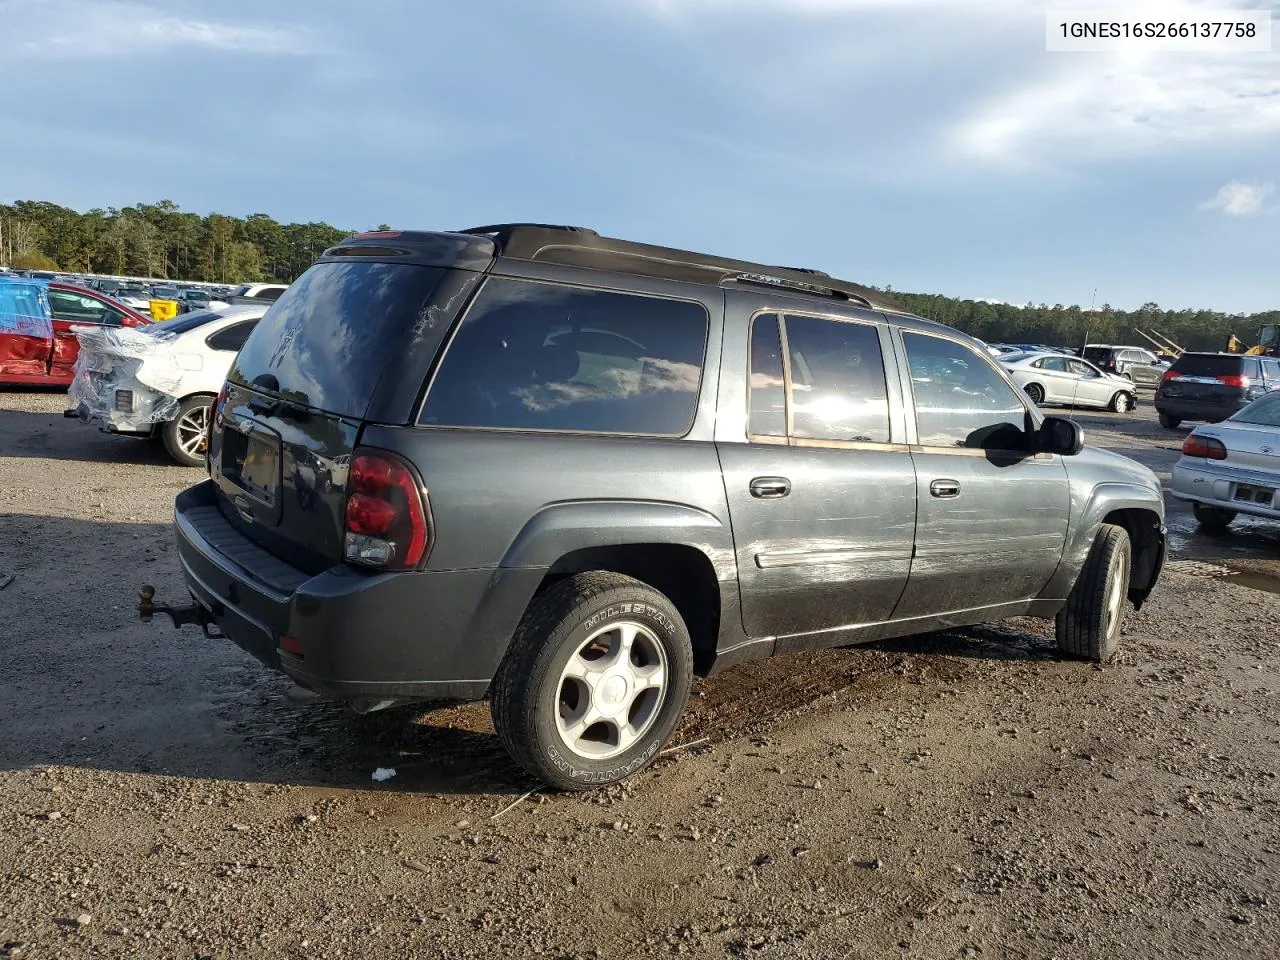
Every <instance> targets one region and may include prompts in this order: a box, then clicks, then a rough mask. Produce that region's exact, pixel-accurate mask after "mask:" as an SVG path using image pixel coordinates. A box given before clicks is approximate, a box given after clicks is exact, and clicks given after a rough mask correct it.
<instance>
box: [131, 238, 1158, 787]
mask: <svg viewBox="0 0 1280 960" xmlns="http://www.w3.org/2000/svg"><path fill="white" fill-rule="evenodd" d="M209 465H210V474H211V476H210V479H209V480H207V481H205V482H203V483H201V484H198V485H196V486H195V487H192V488H191V489H189V490H187V491H186V492H184V493H183V494H182V495H181V496H180V497H179V498H178V500H177V503H176V512H175V517H176V525H177V531H178V541H179V548H180V551H179V552H180V557H181V563H182V567H183V571H184V574H185V577H186V581H187V584H188V587H189V589H190V591H191V593H192V595H193V597H194V599H195V605H194V606H192V607H185V608H179V609H176V610H170V611H169V612H171V613H172V614H173V615H174V616H175V619H176V620H180V621H184V622H200V623H203V624H204V625H205V627H206V629H207V630H209V631H210V632H212V631H214V630H215V629H216V630H221V631H222V632H225V634H227V635H228V636H229V637H230V638H231V639H232V640H234V641H235V642H236V643H237V644H239V645H240V646H241V647H243V648H244V649H246V650H248V651H249V652H251V653H252V654H253V655H254V656H256V657H257V658H258V659H260V660H261V661H263V662H264V663H266V664H268V665H269V666H271V667H273V668H276V669H278V670H281V671H283V672H284V673H286V674H288V675H289V676H290V677H292V678H293V679H294V680H295V681H296V682H298V683H299V684H301V685H302V686H304V687H307V688H309V689H312V690H315V691H318V692H321V693H324V694H327V695H331V696H335V697H340V698H344V699H346V700H349V701H351V702H353V704H355V705H357V706H358V707H359V708H360V709H371V708H376V707H380V706H385V705H388V704H392V703H396V702H401V701H413V700H441V699H474V698H480V697H483V696H485V695H486V694H488V695H490V696H491V697H492V701H493V704H492V705H493V711H494V717H495V725H496V727H497V729H498V732H499V735H500V737H501V738H502V740H503V743H504V744H505V745H506V747H507V748H508V750H509V751H510V752H511V753H512V754H513V756H515V757H516V758H517V759H518V760H519V761H520V762H521V763H522V764H524V765H525V766H526V767H527V768H528V769H529V770H531V771H533V772H534V773H536V774H537V775H538V776H540V777H542V778H543V779H544V780H545V781H547V782H549V783H552V784H555V785H557V786H560V787H565V788H580V787H585V786H590V785H592V784H597V783H602V782H609V781H612V780H617V779H620V778H622V777H624V776H627V775H628V774H630V773H632V772H634V771H635V770H637V769H639V768H641V767H643V766H644V765H645V764H647V763H648V762H650V761H651V760H652V759H653V758H654V756H656V754H657V751H658V750H659V748H660V747H661V745H662V743H663V742H664V741H665V740H666V738H667V737H668V736H669V735H670V733H671V732H672V730H674V728H675V724H676V722H677V721H678V719H679V715H680V711H681V710H682V708H683V704H684V700H685V698H686V696H687V693H688V690H689V685H690V682H691V678H692V675H693V674H694V673H698V674H709V673H714V672H716V671H718V670H721V669H724V668H725V667H728V666H731V665H733V664H735V663H739V662H741V661H744V660H749V659H753V658H758V657H767V656H771V655H774V654H778V653H785V652H789V651H796V650H805V649H811V648H817V647H823V646H831V645H837V644H848V643H859V642H866V641H873V640H878V639H882V638H886V637H893V636H899V635H904V634H911V633H918V632H922V631H928V630H934V629H939V628H945V627H956V626H962V625H965V624H974V623H980V622H984V621H990V620H997V619H1001V618H1004V617H1010V616H1016V615H1033V616H1043V617H1055V618H1057V621H1058V636H1059V642H1060V644H1061V645H1062V647H1063V649H1064V650H1065V651H1067V652H1068V653H1071V654H1076V655H1080V656H1084V657H1092V658H1095V659H1099V658H1103V657H1105V656H1107V655H1109V654H1110V652H1111V650H1112V649H1114V645H1115V642H1116V638H1117V636H1118V632H1119V622H1120V608H1121V604H1122V603H1123V602H1124V600H1125V599H1126V596H1127V598H1128V599H1129V600H1131V601H1132V602H1134V603H1137V604H1140V603H1141V602H1142V601H1143V599H1144V598H1145V597H1146V595H1147V593H1148V592H1149V591H1150V590H1151V588H1152V587H1153V586H1154V584H1155V582H1156V579H1157V577H1158V575H1159V571H1160V568H1161V565H1162V562H1163V557H1164V530H1163V501H1162V498H1161V495H1160V488H1159V484H1158V482H1157V481H1156V479H1155V477H1154V475H1153V474H1151V472H1150V471H1149V470H1147V469H1146V468H1145V467H1142V466H1140V465H1138V464H1137V463H1134V462H1133V461H1130V460H1127V459H1125V458H1123V457H1119V456H1116V455H1113V454H1108V453H1104V452H1102V451H1098V450H1092V449H1088V448H1083V449H1082V446H1081V434H1080V431H1079V428H1078V426H1077V425H1076V424H1074V423H1071V422H1068V421H1066V420H1062V419H1058V418H1053V417H1049V418H1045V417H1043V416H1042V414H1041V413H1040V412H1039V411H1038V410H1037V409H1036V408H1035V406H1034V405H1033V404H1031V403H1030V402H1029V400H1028V399H1027V397H1026V396H1025V394H1023V393H1022V391H1020V390H1019V389H1018V388H1017V387H1016V386H1015V385H1014V384H1013V383H1012V382H1011V381H1010V380H1009V378H1008V376H1007V375H1006V374H1005V373H1003V372H1002V371H1001V370H1000V368H999V366H998V364H996V363H995V362H993V361H992V359H991V358H990V357H989V356H988V355H987V354H986V351H985V350H983V349H982V347H981V346H980V345H979V344H978V343H977V342H976V341H973V340H972V339H971V338H969V337H967V336H965V335H964V334H961V333H959V332H958V331H955V330H952V329H950V328H947V327H944V326H942V325H939V324H936V323H931V322H929V321H927V320H922V319H920V318H917V317H912V316H909V315H907V314H905V313H903V312H902V311H901V310H900V308H899V307H898V306H897V304H896V303H895V302H894V301H892V300H891V299H890V298H888V297H885V296H884V295H883V294H880V293H878V292H876V291H874V290H871V289H869V288H865V287H859V286H856V285H854V284H848V283H845V282H843V281H839V280H835V279H833V278H830V277H827V276H826V275H824V274H818V273H811V272H806V271H797V270H788V269H784V268H776V267H766V266H764V265H761V264H751V263H745V262H740V261H732V260H724V259H720V258H714V257H707V256H703V255H699V254H690V253H687V252H684V251H677V250H668V249H665V248H657V247H651V246H646V245H641V244H633V243H627V242H624V241H617V240H610V239H607V238H604V237H600V236H598V235H596V234H595V233H593V232H591V231H584V230H579V229H572V228H552V227H538V226H515V227H500V228H497V227H495V228H480V229H478V230H476V231H467V232H459V233H397V232H392V233H380V234H369V235H362V236H361V237H358V238H355V239H352V240H349V241H345V242H344V243H343V244H341V245H339V246H338V247H335V248H333V249H331V250H329V251H328V252H327V253H326V255H325V256H324V257H323V258H322V259H321V261H320V262H318V263H317V264H316V265H315V266H314V267H312V268H311V270H310V271H309V272H308V273H307V274H304V276H303V277H302V278H300V279H299V280H298V281H297V282H295V283H294V284H293V285H292V286H291V287H290V289H289V290H288V291H287V292H286V293H285V294H284V295H283V296H282V297H281V298H280V300H279V301H277V303H276V305H275V306H273V307H272V309H271V311H270V312H268V314H267V315H266V317H265V318H264V319H263V320H262V322H261V323H260V324H259V325H258V327H257V328H256V329H255V331H254V333H253V334H252V336H251V337H250V338H249V341H248V342H247V343H246V344H245V346H244V348H243V349H242V350H241V352H240V354H239V356H238V357H237V359H236V362H235V364H234V365H233V367H232V369H231V373H230V375H229V379H228V382H227V384H226V386H225V388H224V390H223V393H222V394H221V396H220V397H219V399H218V401H217V403H216V405H215V408H214V426H213V430H212V438H211V443H210V449H209ZM143 608H144V615H149V614H150V613H152V612H154V611H155V610H165V609H167V608H164V607H162V606H157V605H156V604H155V603H154V600H153V598H152V597H151V596H150V595H149V594H147V595H145V596H144V601H143Z"/></svg>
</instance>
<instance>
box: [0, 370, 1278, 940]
mask: <svg viewBox="0 0 1280 960" xmlns="http://www.w3.org/2000/svg"><path fill="white" fill-rule="evenodd" d="M64 399H65V398H64V397H63V396H61V395H59V394H52V393H49V394H38V393H0V574H3V573H11V574H14V575H15V579H14V580H13V582H12V583H11V584H10V585H9V586H8V587H6V588H4V589H3V590H0V651H2V652H3V658H4V668H3V670H2V671H0V716H3V717H4V718H5V719H4V736H3V738H0V956H4V955H8V956H24V957H77V958H79V957H90V956H123V955H127V956H132V957H157V958H171V957H233V956H281V957H349V956H415V955H416V956H431V957H434V956H441V957H492V956H494V955H496V954H500V953H506V954H509V955H512V956H531V955H535V954H537V955H544V956H547V957H647V956H671V955H679V954H685V955H689V956H712V957H723V956H728V957H759V958H773V957H777V958H782V957H786V958H796V957H801V958H803V957H858V958H861V957H885V956H902V957H928V958H934V957H967V956H975V957H1035V958H1040V957H1081V958H1095V957H1120V956H1143V957H1180V958H1181V957H1197V956H1212V957H1275V956H1277V955H1278V954H1280V925H1278V924H1277V919H1276V912H1277V904H1276V903H1275V900H1276V897H1277V894H1276V893H1275V891H1276V890H1277V888H1278V883H1277V881H1280V816H1278V813H1280V811H1277V808H1276V805H1277V801H1278V800H1280V782H1278V777H1280V738H1278V734H1277V729H1278V728H1277V720H1278V719H1280V699H1278V698H1277V696H1276V694H1277V692H1278V691H1280V682H1278V680H1277V666H1278V665H1280V650H1278V646H1280V630H1278V629H1277V623H1280V596H1277V595H1276V593H1275V591H1277V590H1280V578H1278V577H1277V563H1276V562H1275V558H1277V557H1280V531H1277V530H1276V529H1273V528H1268V527H1266V526H1265V525H1261V524H1243V525H1242V526H1241V528H1240V530H1238V531H1236V532H1234V533H1233V534H1231V535H1230V536H1228V537H1224V538H1219V539H1216V540H1210V539H1207V538H1205V537H1203V536H1202V535H1199V534H1197V533H1195V532H1194V528H1193V526H1192V525H1191V524H1190V522H1189V520H1188V519H1187V515H1186V511H1184V510H1181V509H1180V508H1179V509H1176V510H1173V511H1172V512H1171V515H1170V527H1171V531H1172V533H1173V546H1174V549H1175V560H1174V562H1173V563H1171V565H1170V567H1169V569H1168V572H1167V574H1166V576H1165V578H1164V580H1163V581H1162V584H1161V587H1160V588H1159V590H1158V591H1157V592H1156V594H1155V595H1154V596H1153V598H1152V600H1151V602H1150V603H1149V604H1148V605H1147V606H1146V607H1145V608H1144V609H1143V611H1142V612H1141V614H1139V615H1136V616H1131V617H1130V618H1129V621H1128V624H1127V628H1126V634H1125V638H1124V641H1125V642H1124V647H1123V653H1122V655H1121V656H1120V658H1119V659H1118V660H1117V661H1116V662H1115V663H1113V664H1109V665H1107V666H1104V667H1100V668H1099V667H1093V666H1090V665H1088V664H1081V663H1075V662H1066V661H1063V660H1060V659H1058V657H1057V655H1056V653H1055V649H1054V646H1053V644H1052V640H1051V633H1050V630H1049V629H1048V627H1049V626H1050V625H1048V624H1045V623H1041V622H1039V621H1033V620H1014V621H1008V622H1005V623H1002V624H999V625H995V626H990V627H984V628H977V629H970V630H962V631H955V632H948V633H938V634H931V635H928V636H925V637H917V638H911V639H908V640H899V641H894V642H891V643H884V644H878V645H875V646H872V647H863V648H854V649H845V650H831V651H824V652H820V653H816V654H811V655H804V656H795V657H789V658H780V659H778V660H774V661H769V662H765V663H756V664H749V665H746V666H744V667H741V668H739V669H737V670H735V671H732V672H730V673H728V674H726V675H724V676H722V677H718V678H714V679H712V680H708V681H701V682H699V683H698V684H697V685H696V688H695V694H694V698H693V700H692V702H691V705H690V708H689V711H688V714H687V717H686V720H685V723H684V725H683V727H682V729H681V731H680V732H679V733H678V734H677V737H676V739H675V740H674V741H673V743H674V744H675V745H676V746H677V749H674V750H673V751H672V752H670V753H669V754H668V755H667V756H665V757H664V758H663V759H662V760H661V761H660V762H659V763H658V764H657V765H656V766H654V767H653V768H651V769H650V770H648V771H646V772H645V773H643V774H641V775H640V776H639V777H637V778H635V779H634V780H633V781H631V782H629V783H628V784H626V785H624V786H621V787H615V788H611V789H608V790H604V791H600V792H598V793H595V794H592V795H586V796H583V795H575V796H561V795H546V794H541V793H534V794H533V795H531V796H524V795H525V794H526V792H527V791H529V790H530V789H532V788H534V787H535V786H536V784H532V783H530V782H528V781H527V780H526V779H525V778H524V777H523V776H522V774H521V773H520V772H519V771H518V770H517V769H516V768H515V767H513V765H512V764H511V763H510V762H509V761H508V760H507V759H506V758H505V756H504V754H503V753H502V752H501V750H500V749H499V747H498V746H497V744H496V741H495V739H494V737H493V735H492V730H491V728H490V726H489V722H488V714H487V710H486V708H485V706H484V705H480V704H472V705H465V706H457V707H447V708H441V709H436V710H432V711H421V710H419V711H405V710H401V711H392V712H387V713H383V714H374V715H370V716H366V717H359V716H356V715H354V714H352V713H350V712H348V711H346V710H345V709H343V708H339V707H337V706H335V705H332V704H328V703H324V702H317V701H308V702H297V701H296V700H294V699H291V698H290V696H289V690H288V685H287V684H286V683H285V682H283V681H281V680H280V679H278V678H276V677H272V676H268V675H265V674H264V672H263V671H262V670H260V669H259V668H258V666H257V664H256V663H255V662H254V661H252V660H250V659H249V658H248V657H247V656H246V655H244V654H241V653H240V652H239V651H238V650H236V649H235V648H234V647H232V646H230V645H229V644H227V643H225V642H211V641H207V640H204V639H203V638H202V637H201V636H200V634H199V633H198V632H197V631H194V630H191V629H187V630H184V631H182V632H181V633H179V632H175V631H174V630H172V629H171V628H169V627H167V626H164V625H162V624H160V623H156V624H152V625H149V626H148V625H143V624H140V623H138V622H137V621H136V620H135V619H134V618H133V615H132V607H133V604H134V602H135V593H136V589H137V586H138V584H139V583H141V582H144V581H146V582H151V583H154V584H156V585H157V587H158V588H159V594H160V596H161V597H170V598H177V597H179V596H180V595H181V581H180V577H179V575H178V570H177V564H176V558H175V551H174V549H173V547H172V545H171V540H172V537H171V534H170V530H169V525H168V521H169V514H170V509H171V502H172V499H173V495H174V494H175V493H176V492H177V491H178V490H180V489H181V488H182V487H183V486H184V485H185V484H188V483H190V482H192V481H193V480H194V479H196V477H197V473H196V472H194V471H189V470H184V469H181V468H178V467H173V466H168V465H166V463H165V458H164V455H163V451H162V450H160V449H159V448H158V447H155V446H153V445H151V444H148V443H145V442H140V441H131V440H125V439H121V438H114V437H108V436H105V435H101V434H98V433H96V432H95V431H93V430H91V429H89V428H87V427H84V426H82V425H81V424H79V423H76V422H73V421H66V420H63V419H62V418H61V416H60V411H61V409H62V407H63V404H64ZM1082 419H1084V421H1085V424H1086V431H1087V433H1088V436H1089V438H1090V440H1091V441H1093V442H1099V443H1101V444H1103V445H1106V446H1111V447H1114V448H1117V449H1121V450H1122V451H1124V452H1128V453H1131V454H1132V455H1134V456H1136V457H1138V458H1139V459H1142V460H1143V461H1144V462H1146V463H1148V464H1149V465H1151V466H1152V467H1153V469H1156V470H1157V471H1160V472H1163V473H1164V474H1165V475H1166V477H1167V472H1168V467H1169V466H1170V465H1171V464H1172V462H1173V460H1174V459H1176V447H1177V444H1178V442H1179V440H1180V435H1178V434H1173V433H1171V432H1169V431H1162V430H1160V428H1159V427H1158V426H1156V425H1155V424H1154V422H1153V420H1152V415H1151V411H1150V409H1149V407H1146V408H1143V409H1142V410H1140V411H1139V413H1138V414H1136V415H1133V416H1130V417H1128V418H1122V417H1114V416H1093V415H1088V416H1084V417H1083V418H1082ZM1241 571H1243V572H1241ZM377 767H392V768H394V769H395V770H396V776H395V777H394V778H392V779H390V780H388V781H386V782H383V783H380V784H375V783H374V782H373V781H372V780H371V774H372V772H373V771H374V769H375V768H377Z"/></svg>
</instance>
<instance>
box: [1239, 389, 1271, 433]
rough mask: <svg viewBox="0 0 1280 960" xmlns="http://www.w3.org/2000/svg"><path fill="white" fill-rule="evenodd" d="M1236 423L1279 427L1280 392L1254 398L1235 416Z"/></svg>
mask: <svg viewBox="0 0 1280 960" xmlns="http://www.w3.org/2000/svg"><path fill="white" fill-rule="evenodd" d="M1231 419H1232V420H1234V421H1236V422H1237V423H1255V424H1257V425H1259V426H1263V427H1280V393H1272V394H1269V395H1268V396H1265V397H1262V398H1261V399H1260V400H1255V401H1253V403H1251V404H1249V405H1248V406H1247V407H1245V408H1244V409H1243V410H1241V411H1240V412H1239V413H1237V414H1236V415H1235V416H1233V417H1231Z"/></svg>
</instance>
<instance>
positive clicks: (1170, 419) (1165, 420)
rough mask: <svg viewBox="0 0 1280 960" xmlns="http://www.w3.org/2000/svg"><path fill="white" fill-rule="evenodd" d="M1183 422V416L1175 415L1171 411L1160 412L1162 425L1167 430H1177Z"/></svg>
mask: <svg viewBox="0 0 1280 960" xmlns="http://www.w3.org/2000/svg"><path fill="white" fill-rule="evenodd" d="M1181 423H1182V418H1181V417H1175V416H1174V415H1173V414H1171V413H1162V414H1160V426H1162V427H1164V428H1165V429H1167V430H1176V429H1178V427H1179V425H1181Z"/></svg>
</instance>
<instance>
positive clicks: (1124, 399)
mask: <svg viewBox="0 0 1280 960" xmlns="http://www.w3.org/2000/svg"><path fill="white" fill-rule="evenodd" d="M1110 409H1111V412H1112V413H1128V412H1129V411H1130V410H1132V409H1133V394H1130V393H1125V392H1124V391H1123V390H1121V391H1120V392H1119V393H1117V394H1116V395H1115V396H1114V397H1112V398H1111V404H1110Z"/></svg>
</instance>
